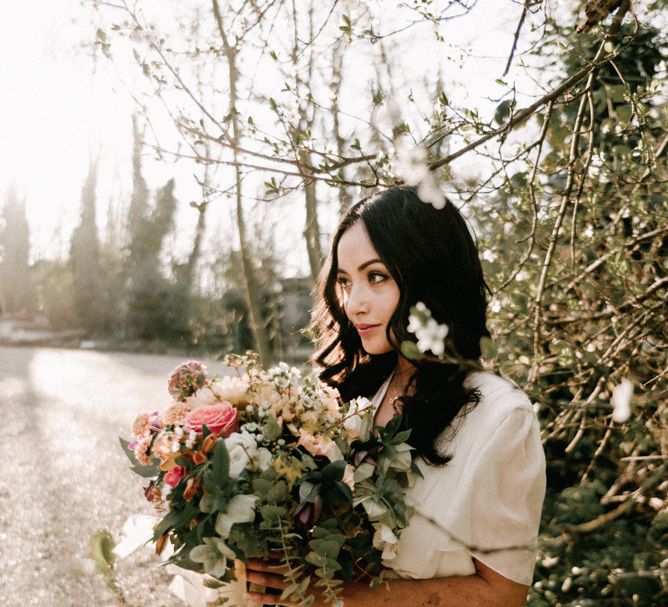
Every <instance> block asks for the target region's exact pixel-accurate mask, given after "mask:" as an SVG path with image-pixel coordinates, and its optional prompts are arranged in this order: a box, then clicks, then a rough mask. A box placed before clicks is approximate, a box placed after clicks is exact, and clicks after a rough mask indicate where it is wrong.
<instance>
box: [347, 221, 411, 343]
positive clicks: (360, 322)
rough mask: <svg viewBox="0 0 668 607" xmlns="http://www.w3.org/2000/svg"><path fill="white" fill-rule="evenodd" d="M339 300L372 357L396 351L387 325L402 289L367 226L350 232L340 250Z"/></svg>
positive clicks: (354, 227)
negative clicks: (391, 342) (372, 240)
mask: <svg viewBox="0 0 668 607" xmlns="http://www.w3.org/2000/svg"><path fill="white" fill-rule="evenodd" d="M336 251H337V257H338V268H337V279H336V282H337V284H338V291H339V297H340V298H341V300H342V302H343V307H344V309H345V311H346V316H347V317H348V318H349V319H350V321H351V322H352V323H353V324H354V325H355V328H356V329H357V332H358V333H359V336H360V339H361V340H362V347H363V348H364V350H365V351H366V352H367V353H368V354H384V353H385V352H389V351H390V350H392V349H393V348H392V346H391V345H390V342H389V341H388V340H387V324H388V322H389V320H390V318H391V317H392V314H393V313H394V310H395V309H396V307H397V304H398V303H399V286H398V285H397V283H396V282H395V280H394V278H392V276H391V275H390V273H389V272H388V271H387V268H386V267H385V264H384V263H383V262H382V261H380V259H379V256H378V253H377V252H376V249H374V248H373V244H371V240H370V239H369V235H368V234H367V232H366V229H365V228H364V223H362V222H361V221H358V222H357V223H355V224H354V225H353V226H351V227H350V228H348V229H347V230H346V231H345V232H344V233H343V235H342V236H341V239H340V240H339V244H338V247H337V250H336Z"/></svg>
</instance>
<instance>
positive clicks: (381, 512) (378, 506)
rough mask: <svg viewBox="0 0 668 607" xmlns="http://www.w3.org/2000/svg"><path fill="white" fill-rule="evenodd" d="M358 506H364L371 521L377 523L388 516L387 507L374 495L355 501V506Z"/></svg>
mask: <svg viewBox="0 0 668 607" xmlns="http://www.w3.org/2000/svg"><path fill="white" fill-rule="evenodd" d="M357 504H362V506H363V507H364V510H366V514H367V516H368V517H369V520H370V521H377V520H379V519H381V518H383V517H384V516H385V515H386V514H387V506H385V504H382V503H381V502H378V501H376V500H375V499H374V497H373V496H372V495H371V496H368V497H364V498H362V499H361V500H360V501H357V500H353V505H354V506H356V505H357Z"/></svg>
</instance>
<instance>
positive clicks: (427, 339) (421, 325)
mask: <svg viewBox="0 0 668 607" xmlns="http://www.w3.org/2000/svg"><path fill="white" fill-rule="evenodd" d="M449 330H450V329H449V327H448V325H446V324H445V323H443V324H439V323H438V322H436V320H434V319H433V318H432V317H431V312H430V311H429V309H428V308H427V306H425V304H424V303H422V302H418V303H417V304H416V305H415V309H414V312H411V314H410V315H409V317H408V331H409V332H410V333H413V334H414V335H415V337H417V339H418V341H417V347H418V350H420V352H423V353H424V352H429V351H431V352H432V353H433V354H435V355H436V356H441V355H442V354H443V353H444V352H445V341H444V340H445V338H446V337H447V335H448V332H449Z"/></svg>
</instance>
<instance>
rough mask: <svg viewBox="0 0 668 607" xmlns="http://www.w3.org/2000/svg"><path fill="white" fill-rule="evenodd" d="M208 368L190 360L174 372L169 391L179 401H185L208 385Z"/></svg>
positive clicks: (169, 383) (170, 379)
mask: <svg viewBox="0 0 668 607" xmlns="http://www.w3.org/2000/svg"><path fill="white" fill-rule="evenodd" d="M208 382H209V380H208V377H207V370H206V367H205V366H204V365H203V364H202V363H201V362H199V361H197V360H189V361H188V362H185V363H183V364H182V365H179V366H178V367H176V369H174V370H173V371H172V373H171V374H170V376H169V380H168V382H167V390H169V393H170V394H171V395H172V396H173V397H174V398H176V399H177V400H181V401H183V400H185V399H186V398H188V397H189V396H192V395H193V394H195V392H197V390H199V389H200V388H203V387H204V386H206V385H207V384H208Z"/></svg>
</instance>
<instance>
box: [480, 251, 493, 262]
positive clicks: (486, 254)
mask: <svg viewBox="0 0 668 607" xmlns="http://www.w3.org/2000/svg"><path fill="white" fill-rule="evenodd" d="M482 258H483V259H484V260H485V261H489V262H492V261H496V253H495V252H494V251H492V250H491V249H485V250H484V251H483V254H482Z"/></svg>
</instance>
